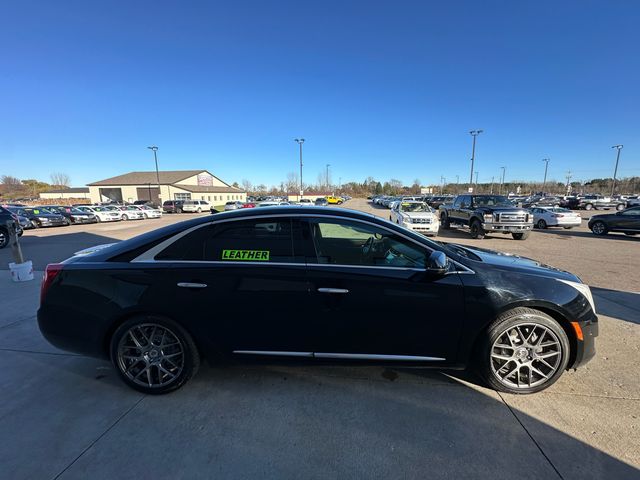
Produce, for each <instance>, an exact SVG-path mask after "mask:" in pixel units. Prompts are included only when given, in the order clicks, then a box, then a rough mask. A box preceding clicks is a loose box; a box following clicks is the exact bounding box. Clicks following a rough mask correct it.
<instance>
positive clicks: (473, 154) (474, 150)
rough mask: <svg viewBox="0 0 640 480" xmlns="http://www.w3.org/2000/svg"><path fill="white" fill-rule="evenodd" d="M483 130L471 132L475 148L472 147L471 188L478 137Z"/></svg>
mask: <svg viewBox="0 0 640 480" xmlns="http://www.w3.org/2000/svg"><path fill="white" fill-rule="evenodd" d="M482 132H483V131H482V130H471V131H470V132H469V133H470V134H471V136H472V137H473V146H472V147H471V175H470V176H469V186H470V187H472V186H473V163H474V162H475V160H476V137H477V136H478V135H480V134H481V133H482Z"/></svg>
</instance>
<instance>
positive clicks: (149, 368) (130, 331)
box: [109, 315, 200, 395]
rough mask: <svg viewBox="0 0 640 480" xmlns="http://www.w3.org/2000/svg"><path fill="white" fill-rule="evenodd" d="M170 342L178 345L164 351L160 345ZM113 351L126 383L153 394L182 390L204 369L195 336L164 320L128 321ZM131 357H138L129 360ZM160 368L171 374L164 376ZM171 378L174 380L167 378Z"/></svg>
mask: <svg viewBox="0 0 640 480" xmlns="http://www.w3.org/2000/svg"><path fill="white" fill-rule="evenodd" d="M161 332H162V333H161ZM134 336H135V339H134ZM148 337H151V342H152V343H149V338H148ZM167 339H169V342H170V343H173V342H174V341H175V342H177V343H174V344H173V345H169V346H165V347H164V348H160V347H161V345H158V343H160V342H167ZM109 351H110V354H111V361H112V362H113V365H114V366H115V368H116V370H117V372H118V374H119V375H120V378H121V379H122V380H123V381H124V383H126V384H127V385H129V386H130V387H131V388H133V389H135V390H138V391H140V392H143V393H148V394H152V395H160V394H163V393H168V392H171V391H173V390H176V389H178V388H180V387H181V386H182V385H184V384H185V383H187V382H188V381H189V379H191V377H193V376H194V375H195V374H196V372H197V371H198V368H199V367H200V355H199V353H198V348H197V346H196V344H195V342H194V341H193V338H192V337H191V335H190V334H189V333H188V332H187V331H186V330H185V329H184V328H182V327H181V326H180V325H179V324H178V323H176V322H174V321H173V320H169V319H168V318H164V317H156V316H152V315H142V316H136V317H133V318H131V319H129V320H127V321H126V322H124V323H123V324H122V325H120V326H119V327H118V329H117V330H116V331H115V332H114V334H113V336H112V337H111V343H110V348H109ZM143 352H144V353H143ZM127 355H128V356H129V357H137V358H125V356H127ZM134 367H135V368H134ZM160 368H162V369H164V370H165V372H167V373H162V372H161V370H160ZM167 375H172V376H173V377H172V378H166V379H165V378H164V377H166V376H167ZM142 379H144V381H143V380H142ZM149 384H151V386H149Z"/></svg>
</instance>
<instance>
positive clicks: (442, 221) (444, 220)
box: [440, 212, 451, 230]
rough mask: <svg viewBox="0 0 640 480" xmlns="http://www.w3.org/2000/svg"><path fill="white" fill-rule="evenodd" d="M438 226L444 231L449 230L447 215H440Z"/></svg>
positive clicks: (449, 223) (449, 224) (449, 222)
mask: <svg viewBox="0 0 640 480" xmlns="http://www.w3.org/2000/svg"><path fill="white" fill-rule="evenodd" d="M440 226H441V227H442V228H444V229H445V230H449V229H450V228H451V221H450V220H449V215H447V214H446V213H444V212H442V215H440Z"/></svg>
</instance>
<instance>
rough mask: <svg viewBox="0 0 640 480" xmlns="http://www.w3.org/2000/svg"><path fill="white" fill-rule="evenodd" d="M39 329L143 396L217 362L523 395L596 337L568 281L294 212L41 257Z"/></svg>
mask: <svg viewBox="0 0 640 480" xmlns="http://www.w3.org/2000/svg"><path fill="white" fill-rule="evenodd" d="M38 323H39V327H40V331H41V332H42V333H43V335H44V336H45V337H46V338H47V339H48V340H49V342H51V343H52V344H53V345H55V346H57V347H59V348H62V349H65V350H69V351H72V352H77V353H81V354H86V355H90V356H97V357H104V358H110V359H111V360H112V362H113V364H114V365H115V368H116V370H117V371H118V373H119V375H120V376H121V378H122V379H123V380H124V382H126V383H127V384H128V385H130V386H131V387H133V388H135V389H138V390H140V391H143V392H147V393H164V392H167V391H170V390H174V389H176V388H178V387H180V386H181V385H183V384H184V383H185V382H187V381H188V380H189V379H190V378H191V377H192V376H193V375H194V374H195V373H196V371H197V369H198V366H199V364H200V361H201V358H206V359H207V360H208V361H210V362H215V361H216V360H219V359H220V358H223V357H235V358H253V359H255V358H274V357H278V358H289V359H298V360H301V359H304V360H306V361H307V362H309V361H310V362H336V361H341V362H365V363H382V364H394V365H399V364H403V365H413V366H422V367H432V368H451V369H463V368H466V367H474V368H476V369H477V370H478V371H479V372H480V373H481V375H482V376H483V378H484V379H485V380H486V381H487V383H488V384H489V385H490V386H492V387H493V388H495V389H498V390H501V391H505V392H513V393H533V392H537V391H539V390H542V389H544V388H546V387H548V386H549V385H551V384H553V383H554V382H555V381H556V380H557V379H558V377H560V375H561V374H562V373H563V371H564V370H566V369H569V368H576V367H578V366H580V365H582V364H584V363H585V362H587V361H588V360H589V359H590V358H591V357H593V355H594V353H595V348H594V343H595V341H594V339H595V337H596V336H597V334H598V318H597V316H596V314H595V307H594V303H593V298H592V296H591V291H590V290H589V287H588V286H587V285H585V284H583V283H582V282H581V281H580V279H579V278H577V277H576V276H575V275H572V274H571V273H568V272H564V271H561V270H557V269H554V268H551V267H548V266H545V265H542V264H540V263H538V262H536V261H534V260H530V259H526V258H520V257H516V256H512V255H505V254H501V253H497V252H492V251H489V250H482V249H477V248H473V249H472V248H468V247H463V246H459V245H453V244H451V245H447V244H443V243H439V242H434V241H431V240H429V239H427V238H425V237H423V236H422V235H419V234H417V233H414V232H412V231H410V230H407V229H404V228H402V227H400V226H398V225H395V224H392V223H390V222H387V221H386V220H383V219H381V218H378V217H375V216H372V215H367V214H363V213H360V212H355V211H350V210H344V209H339V210H337V209H331V208H322V207H302V206H296V207H294V206H292V207H275V208H269V207H266V208H262V209H240V210H234V211H229V212H224V213H220V214H217V215H215V216H206V217H201V218H197V219H193V220H189V221H186V222H181V223H177V224H174V225H170V226H167V227H164V228H161V229H158V230H155V231H153V232H150V233H146V234H144V235H141V236H139V237H135V238H132V239H130V240H125V241H122V242H119V243H116V244H111V245H106V246H104V247H103V248H101V247H93V248H91V249H87V251H84V252H79V254H77V255H76V256H74V257H72V258H70V259H68V260H66V261H64V262H63V263H60V264H50V265H48V266H47V268H46V273H45V277H44V279H43V285H42V290H41V306H40V309H39V310H38Z"/></svg>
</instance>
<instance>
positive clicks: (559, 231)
mask: <svg viewBox="0 0 640 480" xmlns="http://www.w3.org/2000/svg"><path fill="white" fill-rule="evenodd" d="M534 231H536V232H539V233H543V234H548V235H549V234H551V235H558V236H562V237H566V238H567V239H569V238H571V237H583V238H593V239H598V238H606V239H609V240H622V241H629V242H634V241H638V240H640V236H635V237H634V236H632V235H625V234H624V233H609V234H607V235H602V236H599V235H594V234H593V233H591V232H590V231H589V232H585V231H576V230H573V229H572V230H565V229H564V228H544V229H540V228H536V229H535V230H534Z"/></svg>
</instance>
